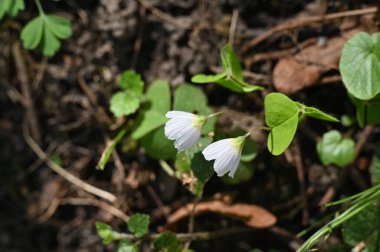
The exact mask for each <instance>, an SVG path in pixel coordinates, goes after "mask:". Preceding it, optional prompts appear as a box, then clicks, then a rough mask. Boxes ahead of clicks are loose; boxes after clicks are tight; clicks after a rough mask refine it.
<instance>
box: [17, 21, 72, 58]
mask: <svg viewBox="0 0 380 252" xmlns="http://www.w3.org/2000/svg"><path fill="white" fill-rule="evenodd" d="M71 34H72V31H71V25H70V21H69V20H67V19H66V18H64V17H61V16H56V15H45V14H40V15H39V16H38V17H36V18H34V19H32V20H31V21H29V22H28V23H27V24H26V26H25V27H24V28H23V29H22V31H21V39H22V42H23V46H24V47H25V48H26V49H35V48H37V47H40V48H41V50H42V53H43V54H44V55H46V56H52V55H54V54H55V53H56V52H57V51H58V50H59V48H60V47H61V42H60V40H61V39H67V38H69V37H70V36H71Z"/></svg>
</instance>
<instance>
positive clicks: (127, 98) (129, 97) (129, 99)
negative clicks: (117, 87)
mask: <svg viewBox="0 0 380 252" xmlns="http://www.w3.org/2000/svg"><path fill="white" fill-rule="evenodd" d="M139 105H140V99H139V98H138V97H137V96H136V94H134V93H132V92H130V91H120V92H117V93H115V94H114V95H113V96H112V98H111V101H110V110H111V112H112V113H113V114H114V115H115V116H116V117H120V116H123V115H130V114H133V113H134V112H136V110H137V109H138V108H139Z"/></svg>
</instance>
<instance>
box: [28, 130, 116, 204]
mask: <svg viewBox="0 0 380 252" xmlns="http://www.w3.org/2000/svg"><path fill="white" fill-rule="evenodd" d="M23 134H24V139H25V141H26V143H27V144H28V145H29V147H30V148H31V149H32V150H33V152H34V153H35V154H36V155H37V156H38V158H40V159H41V160H44V161H45V162H46V164H47V165H48V166H49V167H50V168H51V169H52V170H53V171H55V172H56V173H58V174H59V175H60V176H62V177H63V178H64V179H66V180H67V181H69V182H70V183H72V184H73V185H75V186H77V187H78V188H80V189H82V190H84V191H86V192H88V193H91V194H93V195H96V196H98V197H100V198H103V199H105V200H108V201H109V202H112V203H113V202H115V201H116V196H115V195H113V194H112V193H109V192H107V191H104V190H102V189H99V188H97V187H95V186H92V185H90V184H88V183H86V182H84V181H83V180H81V179H79V178H77V177H75V176H74V175H72V174H71V173H69V172H68V171H66V170H65V169H64V168H62V167H61V166H59V165H58V164H56V163H54V162H53V161H52V160H51V159H49V157H48V155H47V154H46V153H45V152H44V151H43V150H42V149H41V148H40V146H38V144H37V143H36V142H35V141H34V140H33V139H32V138H31V137H30V134H29V132H28V129H27V126H26V124H25V123H24V125H23Z"/></svg>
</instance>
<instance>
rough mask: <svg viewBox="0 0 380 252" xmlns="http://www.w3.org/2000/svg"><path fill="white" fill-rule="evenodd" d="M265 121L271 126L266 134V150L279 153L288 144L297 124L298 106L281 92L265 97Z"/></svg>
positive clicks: (275, 153)
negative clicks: (267, 134)
mask: <svg viewBox="0 0 380 252" xmlns="http://www.w3.org/2000/svg"><path fill="white" fill-rule="evenodd" d="M264 106H265V122H266V124H267V125H268V126H269V127H270V128H271V131H270V133H269V136H268V141H267V145H268V150H269V151H270V152H271V153H272V154H273V155H280V154H281V153H283V152H284V151H285V150H286V148H288V146H289V145H290V143H291V141H292V140H293V137H294V135H295V133H296V130H297V126H298V114H299V108H298V106H297V105H296V103H295V102H293V101H292V100H290V99H289V98H288V97H287V96H286V95H283V94H281V93H271V94H269V95H267V96H266V97H265V100H264Z"/></svg>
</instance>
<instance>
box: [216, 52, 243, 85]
mask: <svg viewBox="0 0 380 252" xmlns="http://www.w3.org/2000/svg"><path fill="white" fill-rule="evenodd" d="M220 56H221V58H222V64H223V68H224V72H225V73H226V74H227V76H233V77H235V78H236V79H238V80H243V73H242V69H241V65H240V62H239V59H238V58H237V56H236V54H235V52H234V49H233V48H232V45H231V44H227V45H225V46H223V48H222V50H221V52H220Z"/></svg>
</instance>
